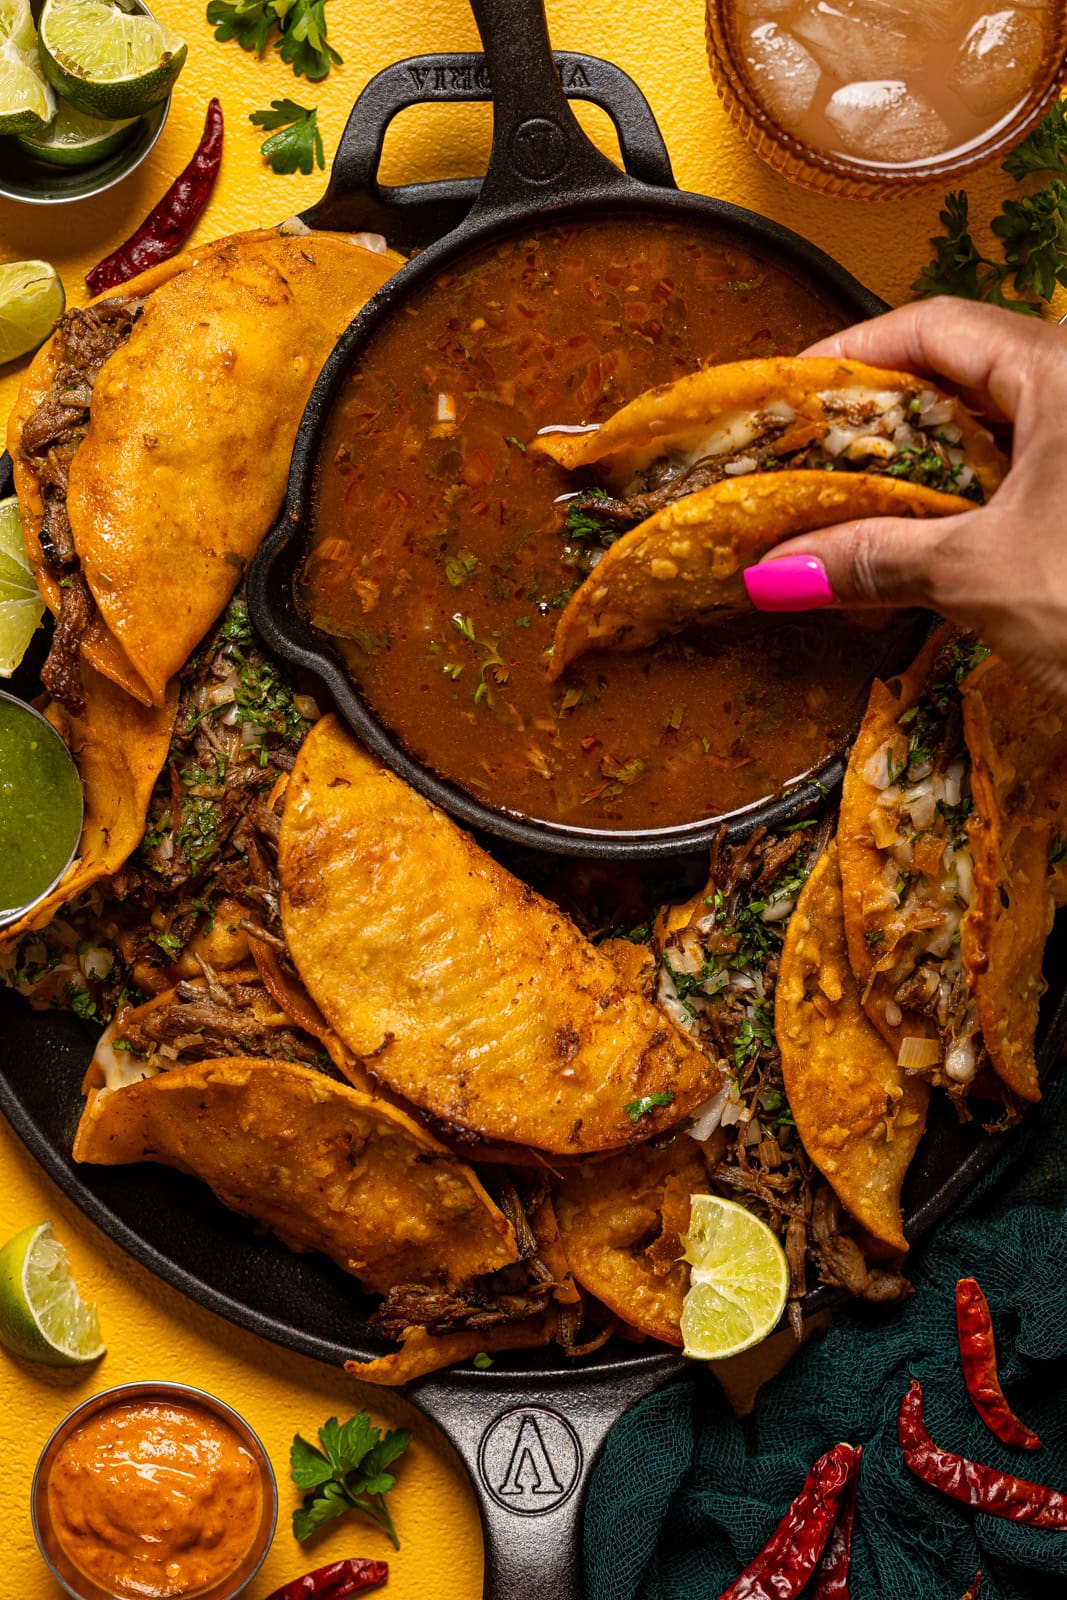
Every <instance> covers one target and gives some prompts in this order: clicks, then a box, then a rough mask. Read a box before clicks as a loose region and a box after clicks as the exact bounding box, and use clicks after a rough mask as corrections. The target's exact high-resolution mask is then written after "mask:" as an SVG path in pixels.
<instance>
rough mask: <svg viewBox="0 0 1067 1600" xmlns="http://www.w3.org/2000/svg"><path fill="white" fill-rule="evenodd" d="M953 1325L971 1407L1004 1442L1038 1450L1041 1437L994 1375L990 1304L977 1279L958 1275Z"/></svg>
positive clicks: (995, 1357) (995, 1361) (994, 1358)
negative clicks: (1018, 1413)
mask: <svg viewBox="0 0 1067 1600" xmlns="http://www.w3.org/2000/svg"><path fill="white" fill-rule="evenodd" d="M956 1327H957V1329H958V1330H959V1336H960V1363H961V1365H962V1367H963V1381H964V1383H965V1384H966V1385H967V1393H968V1394H969V1395H970V1397H971V1399H972V1400H973V1401H974V1409H975V1410H976V1411H977V1413H978V1415H979V1416H980V1417H981V1419H982V1421H983V1422H984V1423H985V1425H986V1427H987V1428H988V1429H989V1431H990V1433H995V1434H996V1436H997V1438H998V1439H1000V1440H1001V1441H1002V1442H1003V1443H1004V1444H1013V1445H1017V1446H1018V1447H1019V1449H1020V1450H1040V1448H1041V1440H1040V1439H1039V1438H1038V1436H1037V1434H1036V1433H1035V1432H1034V1430H1033V1428H1028V1427H1027V1426H1026V1423H1025V1422H1023V1421H1021V1420H1020V1419H1019V1418H1018V1417H1017V1416H1016V1415H1015V1413H1014V1411H1013V1410H1012V1409H1011V1406H1010V1405H1009V1404H1008V1402H1007V1400H1006V1399H1005V1398H1004V1391H1003V1389H1002V1388H1001V1387H1000V1379H999V1377H998V1376H997V1347H996V1342H995V1340H994V1338H993V1318H992V1317H991V1316H990V1314H989V1303H988V1301H987V1300H986V1297H985V1295H984V1294H983V1293H982V1290H981V1287H980V1286H979V1283H978V1280H977V1279H976V1278H961V1279H960V1281H959V1282H958V1283H957V1285H956Z"/></svg>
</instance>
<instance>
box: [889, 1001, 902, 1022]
mask: <svg viewBox="0 0 1067 1600" xmlns="http://www.w3.org/2000/svg"><path fill="white" fill-rule="evenodd" d="M885 1020H886V1021H887V1022H888V1024H889V1026H890V1027H891V1028H899V1027H900V1024H901V1023H902V1022H903V1020H904V1013H903V1011H901V1009H900V1007H899V1006H898V1005H897V1003H896V1001H895V1000H887V1001H886V1003H885Z"/></svg>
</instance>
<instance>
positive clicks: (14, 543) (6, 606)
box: [0, 499, 44, 678]
mask: <svg viewBox="0 0 1067 1600" xmlns="http://www.w3.org/2000/svg"><path fill="white" fill-rule="evenodd" d="M43 616H44V601H43V600H42V599H41V597H40V595H39V594H38V593H37V585H36V584H35V583H34V581H33V575H32V573H31V572H30V569H29V566H28V565H27V562H26V546H25V543H24V542H23V538H22V524H21V522H20V521H19V506H18V501H17V500H15V499H11V500H0V678H10V676H11V674H12V673H13V672H14V670H15V668H16V667H17V666H18V664H19V662H20V661H21V660H22V658H23V656H24V655H25V654H26V646H27V645H28V644H29V642H30V640H31V639H32V638H33V635H34V634H35V633H36V631H37V629H38V628H39V627H40V625H41V618H42V617H43Z"/></svg>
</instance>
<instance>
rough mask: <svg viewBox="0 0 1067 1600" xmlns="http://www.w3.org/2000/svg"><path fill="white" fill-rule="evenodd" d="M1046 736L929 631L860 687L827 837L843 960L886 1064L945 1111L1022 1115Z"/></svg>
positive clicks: (1062, 743)
mask: <svg viewBox="0 0 1067 1600" xmlns="http://www.w3.org/2000/svg"><path fill="white" fill-rule="evenodd" d="M1063 722H1064V718H1063V713H1062V711H1059V710H1057V709H1056V708H1055V707H1053V706H1051V705H1048V704H1046V703H1045V702H1044V701H1043V699H1042V697H1040V696H1039V695H1037V694H1036V693H1035V692H1034V691H1033V690H1031V689H1030V688H1029V687H1028V686H1027V685H1025V684H1024V683H1023V682H1022V680H1021V679H1018V678H1016V677H1015V676H1014V675H1013V674H1011V673H1010V672H1008V670H1007V669H1006V668H1005V667H1004V666H1003V663H1001V662H999V661H997V660H996V659H995V658H992V657H990V656H989V652H988V651H987V650H985V648H984V647H983V646H982V645H981V644H979V643H978V641H977V640H975V639H974V637H973V636H972V635H969V634H966V633H962V632H961V631H960V630H958V629H954V628H952V627H948V626H946V627H944V628H942V629H940V630H939V631H938V633H936V634H935V635H934V636H933V637H932V638H931V640H930V641H929V642H928V643H927V645H926V646H925V648H924V649H923V651H922V652H921V653H920V655H919V657H918V658H917V660H916V661H915V662H914V663H913V665H912V666H911V667H910V668H909V669H908V671H907V672H905V673H903V674H902V675H901V676H900V677H899V678H896V679H893V680H890V682H888V683H876V684H875V686H874V688H873V690H872V692H871V699H870V704H869V706H868V709H867V714H866V716H865V718H864V722H863V726H862V728H861V730H860V734H859V737H858V738H857V740H856V743H855V745H854V747H853V750H852V754H851V757H850V760H849V765H848V770H847V772H846V775H845V782H844V788H843V792H842V799H841V816H840V823H839V827H838V846H839V852H840V861H841V878H842V885H843V898H844V917H845V926H846V930H847V935H848V950H849V958H850V961H851V964H852V967H853V970H854V971H855V974H856V977H857V979H858V981H859V983H860V987H861V991H862V994H863V1001H864V1005H865V1008H866V1010H867V1013H868V1015H869V1017H870V1018H871V1021H872V1022H873V1023H874V1025H875V1027H876V1028H877V1029H878V1031H879V1032H880V1033H881V1035H882V1037H883V1038H884V1039H885V1040H886V1042H887V1043H888V1044H889V1045H890V1046H891V1047H892V1049H893V1050H894V1051H895V1052H896V1055H897V1060H898V1063H899V1065H900V1066H901V1067H903V1068H904V1069H905V1070H906V1071H908V1072H913V1073H921V1074H925V1075H926V1076H928V1077H930V1079H931V1081H933V1082H935V1083H943V1084H944V1085H945V1087H946V1088H948V1089H949V1091H950V1092H951V1093H953V1094H954V1095H955V1096H956V1098H957V1099H960V1098H962V1096H964V1095H966V1094H968V1093H973V1092H978V1091H982V1092H986V1093H988V1092H996V1085H997V1080H998V1079H999V1080H1000V1083H1001V1085H1002V1086H1004V1088H1006V1089H1007V1090H1008V1091H1010V1092H1011V1093H1013V1094H1015V1095H1017V1096H1019V1097H1020V1098H1022V1099H1024V1100H1037V1099H1039V1098H1040V1088H1039V1086H1038V1081H1037V1071H1036V1066H1035V1061H1034V1034H1035V1030H1036V1027H1037V1011H1038V1001H1039V999H1040V995H1041V992H1042V988H1043V981H1042V977H1041V962H1042V956H1043V952H1044V946H1045V940H1046V937H1047V934H1048V931H1049V927H1050V925H1051V912H1052V893H1051V890H1052V877H1051V861H1050V858H1052V857H1053V856H1054V855H1055V853H1056V852H1055V850H1054V848H1053V847H1054V841H1055V839H1056V838H1057V836H1058V835H1057V829H1056V822H1057V818H1058V816H1059V814H1060V809H1061V804H1062V802H1060V801H1058V800H1057V796H1058V795H1062V793H1063V773H1064V767H1065V762H1067V738H1065V734H1064V727H1063ZM1009 730H1014V731H1009ZM990 1069H991V1070H990Z"/></svg>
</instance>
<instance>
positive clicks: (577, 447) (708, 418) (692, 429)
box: [530, 356, 1008, 497]
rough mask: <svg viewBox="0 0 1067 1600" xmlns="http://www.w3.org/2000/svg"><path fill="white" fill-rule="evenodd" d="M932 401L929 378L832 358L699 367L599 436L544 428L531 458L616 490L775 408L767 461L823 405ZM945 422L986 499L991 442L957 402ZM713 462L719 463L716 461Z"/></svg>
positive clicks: (653, 392)
mask: <svg viewBox="0 0 1067 1600" xmlns="http://www.w3.org/2000/svg"><path fill="white" fill-rule="evenodd" d="M924 390H926V391H932V392H933V393H934V394H935V395H940V391H939V390H937V389H936V388H935V387H934V385H933V384H931V383H930V381H929V379H928V378H920V377H917V376H916V375H915V373H913V372H895V371H892V370H890V369H888V368H885V367H870V366H866V365H865V364H864V363H863V362H861V361H844V360H842V359H841V358H839V357H833V356H772V357H770V358H769V359H765V360H756V361H733V362H727V363H724V364H723V365H721V366H714V367H711V366H709V367H701V368H700V370H699V371H697V372H691V373H689V374H687V375H686V376H685V377H684V378H678V379H677V380H676V381H675V382H674V383H664V384H660V385H659V387H658V388H654V389H647V390H646V391H645V393H644V394H640V395H638V396H637V398H636V399H635V400H631V401H630V403H629V405H626V406H623V407H622V408H621V409H620V410H619V411H616V412H615V414H614V416H612V417H609V418H608V420H607V421H606V422H602V423H601V424H600V426H599V427H597V428H590V429H586V430H578V429H571V430H570V431H567V430H563V431H561V432H556V431H554V430H553V429H552V428H551V427H548V428H545V429H544V430H543V431H542V432H541V433H540V434H539V435H538V436H537V438H536V439H535V440H533V441H532V443H531V446H530V448H531V449H532V450H535V451H540V452H542V453H543V454H545V455H548V456H551V457H552V459H553V460H554V461H556V462H558V463H559V465H560V466H562V467H566V468H568V469H571V470H573V469H575V468H578V467H588V466H592V465H594V464H599V463H604V464H605V466H606V475H607V478H608V480H609V481H613V482H614V485H615V487H621V486H622V484H624V483H625V482H626V481H627V480H628V479H629V478H630V477H631V476H632V475H633V473H634V472H635V471H638V470H640V469H641V468H642V467H645V466H647V465H648V464H649V463H650V462H652V461H654V460H656V458H657V457H659V456H663V455H666V454H668V453H670V452H673V453H684V452H687V451H690V450H694V449H697V448H703V447H704V446H705V445H706V443H707V442H708V438H709V433H710V432H711V430H712V429H714V430H715V434H716V435H721V436H723V437H727V436H729V439H730V441H731V443H732V444H735V445H737V446H744V445H745V444H747V443H748V442H749V436H750V433H751V424H752V423H753V422H754V421H755V419H756V418H759V417H761V416H764V415H766V414H768V412H770V411H771V410H772V408H774V407H775V406H783V405H784V406H786V407H788V408H789V409H790V410H791V411H792V412H794V413H795V416H794V417H793V418H792V419H791V421H790V426H789V430H788V432H787V433H786V434H785V435H784V436H783V437H782V438H780V439H779V440H778V441H776V444H775V446H774V449H775V452H778V451H782V450H797V449H799V448H801V446H802V444H803V443H805V442H807V440H808V439H813V438H818V437H822V436H823V435H824V434H825V432H826V430H827V427H828V416H827V406H826V403H825V402H826V399H827V398H828V397H832V398H833V399H840V398H841V397H842V396H845V397H848V398H852V397H855V398H857V399H859V398H861V397H862V396H863V395H864V394H868V393H881V392H888V391H892V392H899V393H900V395H901V396H902V398H903V400H904V401H905V403H907V401H909V400H911V399H912V398H917V397H918V396H920V395H921V394H922V393H923V391H924ZM953 421H954V422H955V424H956V426H958V427H959V429H960V432H961V435H962V438H961V443H960V448H961V449H962V450H963V451H964V452H965V454H966V457H967V460H968V462H969V463H970V464H971V466H973V468H974V471H975V476H976V477H977V479H978V481H979V483H980V484H981V485H982V488H983V490H984V492H985V494H986V496H987V497H988V496H989V495H990V494H992V493H993V491H994V490H995V489H996V488H997V486H998V484H999V483H1000V482H1001V481H1002V480H1003V478H1004V476H1005V474H1006V472H1007V470H1008V462H1007V459H1006V457H1005V456H1004V455H1003V453H1002V452H1001V451H1000V450H998V448H997V446H996V444H995V443H994V442H993V438H992V435H991V434H990V433H989V432H988V431H987V430H986V429H985V428H983V427H982V426H981V425H980V423H978V422H976V421H975V419H974V418H973V417H972V416H971V415H970V413H969V412H968V411H967V410H966V409H965V408H964V407H963V406H962V405H960V404H959V403H958V402H956V403H955V406H954V416H953ZM715 453H718V451H716V452H715Z"/></svg>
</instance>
